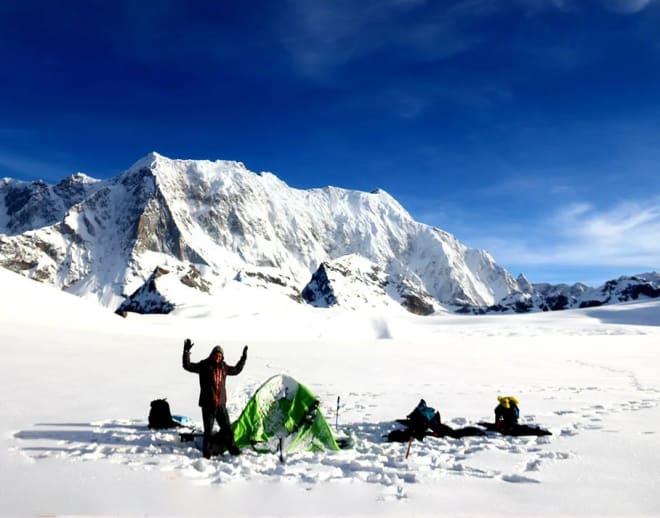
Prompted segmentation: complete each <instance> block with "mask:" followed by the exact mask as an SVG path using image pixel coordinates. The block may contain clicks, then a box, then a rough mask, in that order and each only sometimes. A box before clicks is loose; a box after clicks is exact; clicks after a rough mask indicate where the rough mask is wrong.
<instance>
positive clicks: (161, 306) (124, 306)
mask: <svg viewBox="0 0 660 518" xmlns="http://www.w3.org/2000/svg"><path fill="white" fill-rule="evenodd" d="M169 273H170V272H169V271H168V270H166V269H165V268H156V269H155V270H154V272H153V273H152V274H151V275H150V276H149V278H148V279H147V280H146V282H145V283H144V284H143V285H142V286H140V287H139V288H138V289H137V290H135V291H134V292H133V293H132V294H131V295H130V296H129V297H127V298H126V300H125V301H124V302H122V303H121V305H120V306H119V307H118V308H117V309H116V311H115V313H117V314H119V315H123V316H126V313H129V312H131V313H141V314H167V313H169V312H170V311H172V310H173V309H174V307H175V304H174V303H173V302H171V301H169V300H168V299H167V297H166V296H165V295H164V294H163V293H161V291H160V290H159V289H158V286H157V280H158V279H159V278H160V277H162V276H163V275H167V274H169Z"/></svg>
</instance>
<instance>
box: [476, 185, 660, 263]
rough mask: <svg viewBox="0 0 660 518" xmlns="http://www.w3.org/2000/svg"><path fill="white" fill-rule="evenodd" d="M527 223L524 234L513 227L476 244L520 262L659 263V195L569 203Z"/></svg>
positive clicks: (505, 260)
mask: <svg viewBox="0 0 660 518" xmlns="http://www.w3.org/2000/svg"><path fill="white" fill-rule="evenodd" d="M526 226H527V229H526V232H525V233H524V234H522V235H520V234H519V233H518V230H519V229H516V230H517V232H516V234H517V235H507V233H506V232H501V231H500V232H499V233H497V234H496V235H497V238H492V237H487V236H484V239H483V241H482V244H481V245H478V246H484V247H486V248H488V249H490V251H491V252H492V253H493V254H494V256H495V258H496V260H497V261H498V262H500V263H502V264H513V265H516V266H519V267H520V266H524V265H548V266H550V265H552V266H555V267H564V268H565V267H588V266H593V267H625V268H640V269H659V268H660V239H658V236H660V197H655V198H652V199H649V200H643V201H626V202H622V203H619V204H617V205H614V206H612V207H608V208H606V209H598V208H596V207H594V206H592V205H590V204H587V203H582V204H571V205H567V206H563V207H559V208H558V209H557V210H556V211H555V212H554V213H553V214H551V215H550V216H549V217H547V218H542V219H540V220H537V221H530V222H528V223H527V225H526ZM490 230H491V231H493V230H494V229H490ZM477 239H478V238H477Z"/></svg>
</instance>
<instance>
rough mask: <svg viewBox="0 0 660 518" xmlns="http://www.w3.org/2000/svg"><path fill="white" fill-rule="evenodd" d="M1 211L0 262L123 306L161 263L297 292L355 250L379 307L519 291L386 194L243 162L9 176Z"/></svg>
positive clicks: (158, 159)
mask: <svg viewBox="0 0 660 518" xmlns="http://www.w3.org/2000/svg"><path fill="white" fill-rule="evenodd" d="M0 214H1V215H0V265H1V266H4V267H5V268H8V269H10V270H13V271H15V272H18V273H22V274H23V275H25V276H27V277H30V278H33V279H36V280H40V281H43V282H47V283H51V284H54V285H56V286H58V287H60V288H62V289H64V290H66V291H68V292H71V293H75V294H78V295H81V296H84V297H89V298H94V299H96V300H98V301H99V302H101V303H102V304H104V305H106V306H108V307H110V308H112V309H113V310H114V309H116V308H117V307H118V306H119V305H120V304H121V303H122V302H123V301H124V299H125V297H126V296H127V294H132V293H133V292H135V291H136V290H138V289H139V288H140V287H141V286H142V285H143V284H144V283H145V282H147V283H148V282H149V280H150V276H151V275H152V273H153V272H154V270H155V269H156V268H163V269H165V270H167V271H170V272H172V273H173V274H174V275H175V276H178V278H179V279H181V278H183V277H185V275H187V273H188V272H190V271H191V268H194V269H195V270H196V271H198V272H199V275H200V276H201V277H202V278H203V280H204V283H205V285H206V288H207V291H208V293H210V294H211V295H214V296H215V295H218V294H219V293H220V292H221V290H222V287H223V286H225V285H227V283H230V282H242V283H245V284H248V285H250V286H254V287H255V289H257V288H259V287H262V288H263V287H269V288H272V287H275V288H277V289H280V290H282V291H283V293H285V294H287V295H289V296H290V297H292V298H295V297H299V296H300V294H301V292H303V290H305V287H306V286H307V284H308V283H310V279H311V278H312V275H313V274H315V278H316V277H317V276H318V274H319V272H318V270H319V269H320V268H325V269H326V271H327V270H328V268H330V269H332V266H328V265H332V264H333V262H334V263H336V262H337V261H339V262H340V263H342V264H343V265H344V267H346V266H347V265H348V267H349V269H351V270H353V268H352V267H351V266H350V263H355V260H351V259H350V258H349V259H343V258H345V257H346V256H358V257H359V258H361V260H362V259H363V260H365V261H368V262H369V263H371V264H372V265H373V266H372V267H371V268H374V271H378V272H380V273H379V274H378V275H382V279H379V280H376V281H375V282H376V284H380V285H382V286H381V287H382V289H371V288H370V290H371V291H369V290H367V292H368V293H367V292H365V293H364V297H363V298H364V299H365V300H367V299H368V303H370V304H378V303H389V302H392V301H395V302H396V303H404V306H406V307H408V308H413V309H414V311H416V312H421V313H428V312H430V311H432V309H433V308H434V307H436V306H438V305H439V304H454V305H463V304H469V305H477V306H488V305H492V304H495V303H496V302H497V301H499V300H501V299H502V298H503V297H506V296H508V295H510V294H512V293H514V292H515V291H519V287H518V285H517V283H516V281H515V280H514V279H513V278H512V277H511V276H510V275H509V274H508V273H507V272H506V270H504V269H503V268H502V267H500V266H498V265H497V264H496V263H495V261H494V260H493V258H492V257H491V256H490V255H489V254H488V253H487V252H485V251H482V250H477V249H472V248H468V247H466V246H465V245H463V244H462V243H460V242H459V241H458V240H457V239H456V238H455V237H454V236H452V235H451V234H448V233H447V232H444V231H442V230H439V229H437V228H433V227H430V226H428V225H425V224H422V223H419V222H416V221H414V220H413V218H412V217H411V216H410V214H408V212H406V210H405V209H404V208H403V207H401V205H399V203H397V202H396V200H394V199H393V198H392V197H391V196H390V195H389V194H387V193H386V192H384V191H382V190H376V191H374V192H371V193H366V192H358V191H351V190H345V189H339V188H335V187H326V188H323V189H310V190H299V189H294V188H291V187H289V186H287V185H286V184H285V183H284V182H282V181H281V180H279V179H278V178H277V177H276V176H275V175H273V174H270V173H259V174H256V173H253V172H250V171H248V170H247V169H246V168H245V166H244V165H243V164H241V163H238V162H228V161H215V162H211V161H201V160H200V161H195V160H171V159H168V158H166V157H163V156H161V155H159V154H157V153H151V154H149V155H147V156H146V157H144V158H143V159H141V160H139V161H137V162H136V163H135V164H134V165H133V166H132V167H130V168H129V169H128V170H126V171H125V172H123V173H121V174H119V175H118V176H117V177H115V178H112V179H109V180H104V181H99V180H94V179H91V178H89V177H87V176H85V175H82V174H77V175H74V176H72V177H70V178H67V179H65V180H63V181H62V182H60V183H59V184H57V185H56V186H50V185H47V184H45V183H43V182H40V181H39V182H32V183H26V182H17V181H15V180H11V179H3V180H2V183H1V184H0ZM336 264H339V263H336ZM321 265H325V266H323V267H322V266H321ZM352 277H353V279H352V281H350V282H351V283H352V285H353V287H352V288H351V290H350V291H353V292H354V293H355V290H356V288H355V286H357V285H358V284H361V285H362V286H363V287H364V286H365V283H364V282H363V281H364V278H363V280H362V281H360V280H358V277H359V275H358V270H354V275H352ZM168 278H171V275H170V277H168ZM366 279H367V280H369V279H370V277H369V276H367V277H366ZM369 282H371V281H369ZM313 283H314V280H312V284H313ZM313 289H314V288H313V286H310V287H309V288H308V289H307V290H306V293H311V292H312V291H313ZM358 291H359V290H358ZM358 298H359V297H358ZM307 300H309V301H310V302H312V303H317V302H318V300H319V299H314V300H312V299H310V298H307ZM342 301H343V302H344V303H347V302H346V301H344V299H342V298H341V297H339V298H338V299H337V302H338V303H340V304H341V303H342ZM379 301H380V302H379ZM171 302H173V303H175V304H176V303H177V301H171ZM328 303H329V302H328V301H325V302H323V303H322V304H321V305H326V304H328Z"/></svg>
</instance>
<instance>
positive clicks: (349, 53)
mask: <svg viewBox="0 0 660 518" xmlns="http://www.w3.org/2000/svg"><path fill="white" fill-rule="evenodd" d="M491 4H492V3H491V2H489V1H484V0H469V1H468V0H464V1H461V2H453V3H450V4H448V6H447V4H444V3H443V4H441V5H443V7H441V8H438V7H437V5H440V4H436V5H432V4H430V3H428V2H425V1H423V0H380V1H371V0H369V1H364V2H353V1H347V0H338V1H335V2H324V1H319V0H290V2H289V3H288V9H287V10H286V11H287V16H286V19H284V20H283V24H282V26H281V29H280V34H281V40H282V43H283V45H284V48H285V50H286V52H287V53H288V55H289V57H290V59H291V61H292V64H293V66H294V67H295V68H296V69H297V70H298V72H299V73H300V74H302V75H303V76H306V77H309V78H316V79H326V78H327V77H328V76H331V75H332V73H333V72H334V71H335V70H336V69H337V68H339V67H341V66H343V65H345V64H347V63H349V62H352V61H355V60H359V59H362V58H365V57H367V56H369V55H371V54H373V53H375V52H377V51H379V50H382V49H389V50H392V51H397V50H398V51H401V52H407V53H409V55H410V56H414V57H415V58H416V59H432V60H437V59H444V58H447V57H451V56H454V55H456V54H458V53H461V52H463V51H465V50H466V49H468V48H471V47H472V46H473V45H475V44H477V43H478V42H480V41H481V37H480V36H479V34H478V33H477V32H474V33H470V32H469V31H466V30H464V27H463V26H462V25H463V23H464V22H466V21H467V20H469V19H472V18H473V17H474V16H477V15H479V14H481V13H483V12H484V11H485V10H491V9H492V7H490V6H491ZM416 10H423V11H424V12H425V13H428V16H426V17H420V16H419V12H418V13H417V15H416V14H415V11H416ZM404 20H405V22H406V23H403V21H404Z"/></svg>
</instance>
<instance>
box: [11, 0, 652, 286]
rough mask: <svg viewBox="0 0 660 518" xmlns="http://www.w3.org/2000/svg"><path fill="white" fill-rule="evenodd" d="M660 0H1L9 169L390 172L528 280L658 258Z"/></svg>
mask: <svg viewBox="0 0 660 518" xmlns="http://www.w3.org/2000/svg"><path fill="white" fill-rule="evenodd" d="M658 27H660V1H658V0H583V1H579V0H507V1H502V0H457V1H431V0H426V1H425V0H359V1H354V0H335V1H332V0H327V1H320V0H269V1H251V2H229V1H227V2H223V1H201V2H192V1H185V0H180V1H173V0H157V1H156V0H153V1H146V0H145V1H137V0H136V1H122V0H114V1H112V2H106V1H96V0H86V1H77V0H69V1H62V2H58V1H43V2H35V1H31V0H5V1H3V2H1V3H0V43H1V44H0V176H10V177H13V178H18V179H22V180H32V179H37V178H41V179H44V180H46V181H49V182H56V181H57V180H59V179H60V178H62V177H64V176H66V175H68V174H71V173H73V172H75V171H84V172H86V173H87V174H90V175H91V176H95V177H98V178H102V177H109V176H114V175H116V174H117V173H118V172H120V171H121V170H123V169H126V168H127V167H128V166H130V165H131V164H132V163H133V162H134V161H135V160H137V159H138V158H140V157H142V156H144V155H145V154H147V153H148V152H150V151H152V150H156V151H158V152H159V153H161V154H164V155H166V156H169V157H171V158H197V159H227V160H239V161H242V162H244V163H245V164H246V166H247V167H248V168H249V169H251V170H253V171H271V172H273V173H275V174H276V175H278V176H279V177H280V178H281V179H283V180H284V181H285V182H287V183H288V184H289V185H291V186H292V187H297V188H310V187H322V186H325V185H334V186H338V187H344V188H349V189H359V190H366V191H370V190H373V189H374V188H382V189H385V190H386V191H388V192H389V193H390V194H392V195H393V196H394V197H395V198H396V199H398V200H399V201H400V202H401V203H402V204H403V206H404V207H405V208H406V209H408V210H409V211H410V213H411V214H412V215H413V217H415V218H416V219H417V220H419V221H422V222H424V223H428V224H431V225H435V226H438V227H440V228H442V229H444V230H446V231H448V232H451V233H453V234H454V235H456V236H457V237H458V238H459V239H460V240H461V241H463V242H464V243H466V244H468V245H469V246H473V247H478V248H485V249H487V250H489V251H490V252H491V253H492V254H493V256H494V257H495V259H496V261H497V262H498V263H500V264H502V265H503V266H504V267H506V268H507V269H508V270H509V271H510V272H511V273H512V274H513V275H517V274H518V273H519V272H524V273H525V274H526V275H527V276H528V278H529V279H530V280H532V281H534V282H541V281H549V282H576V281H582V282H587V283H589V284H597V283H599V282H601V281H604V280H606V279H608V278H611V277H616V276H618V275H622V274H633V273H640V272H643V271H649V270H654V269H655V270H657V269H660V239H658V235H660V174H659V172H660V171H659V169H660V31H659V30H658Z"/></svg>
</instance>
